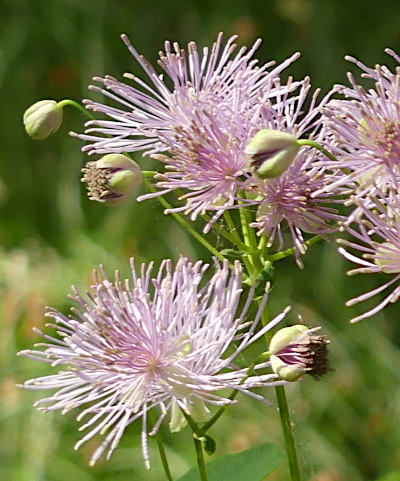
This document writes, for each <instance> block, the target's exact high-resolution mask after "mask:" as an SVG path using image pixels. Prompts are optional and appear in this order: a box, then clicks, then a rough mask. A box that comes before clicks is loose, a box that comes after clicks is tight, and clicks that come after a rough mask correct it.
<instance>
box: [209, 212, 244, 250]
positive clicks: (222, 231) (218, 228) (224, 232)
mask: <svg viewBox="0 0 400 481" xmlns="http://www.w3.org/2000/svg"><path fill="white" fill-rule="evenodd" d="M201 218H202V219H204V220H205V221H206V222H210V220H211V217H210V216H208V215H207V214H202V216H201ZM213 229H215V230H216V231H217V232H218V234H221V235H222V237H225V239H227V240H228V241H229V242H230V243H231V244H233V245H235V246H238V243H237V240H236V237H235V236H234V235H232V234H231V233H230V232H228V231H227V230H226V229H224V228H223V226H222V225H220V224H217V223H215V224H214V225H213ZM239 242H240V243H241V244H242V246H243V249H242V250H243V251H245V247H246V246H245V245H244V244H243V243H242V242H241V240H240V239H239Z"/></svg>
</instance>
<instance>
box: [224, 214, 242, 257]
mask: <svg viewBox="0 0 400 481" xmlns="http://www.w3.org/2000/svg"><path fill="white" fill-rule="evenodd" d="M224 219H225V222H226V225H227V226H228V227H229V229H230V230H231V233H232V237H233V239H234V241H233V244H236V247H237V248H238V249H242V250H243V251H246V244H244V243H243V242H242V239H241V238H240V235H239V233H238V231H237V227H236V225H235V223H234V222H233V219H232V217H231V214H230V213H229V212H228V211H227V210H226V211H225V212H224Z"/></svg>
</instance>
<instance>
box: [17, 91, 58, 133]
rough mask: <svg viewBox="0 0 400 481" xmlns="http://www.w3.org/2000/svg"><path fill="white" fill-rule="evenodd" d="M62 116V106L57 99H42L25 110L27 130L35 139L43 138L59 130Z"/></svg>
mask: <svg viewBox="0 0 400 481" xmlns="http://www.w3.org/2000/svg"><path fill="white" fill-rule="evenodd" d="M62 118H63V111H62V107H59V105H58V103H57V102H56V101H55V100H40V102H36V103H34V104H33V105H31V106H30V107H29V108H28V109H27V110H25V113H24V125H25V130H26V132H27V133H28V135H29V136H30V137H32V138H33V139H35V140H42V139H45V138H46V137H48V136H49V135H51V134H53V133H54V132H57V130H58V129H59V128H60V125H61V122H62Z"/></svg>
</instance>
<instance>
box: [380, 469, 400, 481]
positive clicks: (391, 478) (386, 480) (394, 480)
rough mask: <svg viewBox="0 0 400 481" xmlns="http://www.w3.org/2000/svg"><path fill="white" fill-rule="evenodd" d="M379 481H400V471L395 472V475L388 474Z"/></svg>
mask: <svg viewBox="0 0 400 481" xmlns="http://www.w3.org/2000/svg"><path fill="white" fill-rule="evenodd" d="M377 481H400V471H393V473H390V474H387V475H386V476H383V478H379V479H378V480H377Z"/></svg>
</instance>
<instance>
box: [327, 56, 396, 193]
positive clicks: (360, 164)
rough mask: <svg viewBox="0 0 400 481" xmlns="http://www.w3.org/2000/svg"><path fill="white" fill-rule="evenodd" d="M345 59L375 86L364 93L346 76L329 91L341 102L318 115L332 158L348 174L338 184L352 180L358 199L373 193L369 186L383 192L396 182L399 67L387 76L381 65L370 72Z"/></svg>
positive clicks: (361, 65) (389, 71) (360, 64)
mask: <svg viewBox="0 0 400 481" xmlns="http://www.w3.org/2000/svg"><path fill="white" fill-rule="evenodd" d="M386 53H388V54H389V55H391V56H392V57H393V58H394V59H395V60H396V61H397V62H398V63H399V64H400V57H399V56H398V55H396V53H394V52H393V51H392V50H390V49H386ZM346 59H347V60H349V61H350V62H352V63H354V64H355V65H357V67H359V68H360V69H361V70H362V72H363V73H362V76H363V77H364V78H367V79H371V80H373V81H374V82H375V88H373V89H372V88H371V89H369V90H365V89H364V88H363V87H361V86H360V85H358V83H357V81H356V80H355V78H354V77H353V75H352V74H351V73H348V79H349V82H350V87H346V86H343V85H337V86H335V88H334V90H335V91H337V92H339V93H341V94H343V95H344V96H345V98H346V99H345V100H333V101H331V102H330V103H329V104H328V105H327V107H326V109H325V111H324V113H325V116H326V124H327V126H328V127H329V129H330V131H331V133H332V135H333V137H334V139H335V141H336V143H337V149H336V150H335V155H336V157H337V159H338V160H339V162H340V165H341V167H342V168H343V169H346V171H347V172H348V173H347V175H344V176H343V177H342V179H339V183H341V184H344V183H347V184H349V185H352V186H353V187H354V182H355V187H356V189H357V191H358V193H359V195H364V196H368V195H370V194H373V193H374V192H375V190H374V189H375V188H374V185H376V186H377V187H378V188H379V189H380V190H385V189H386V188H387V187H388V186H390V184H391V182H392V178H393V177H395V178H397V179H398V178H399V172H400V171H399V166H400V110H399V101H400V67H399V66H397V67H396V70H395V72H392V71H391V70H390V69H389V68H388V67H386V66H385V65H376V66H375V68H370V67H367V66H366V65H364V64H363V63H361V62H359V61H358V60H356V59H354V58H353V57H346ZM327 164H329V162H328V163H327ZM330 166H331V167H332V166H334V164H332V163H330ZM334 187H335V185H332V188H334Z"/></svg>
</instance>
